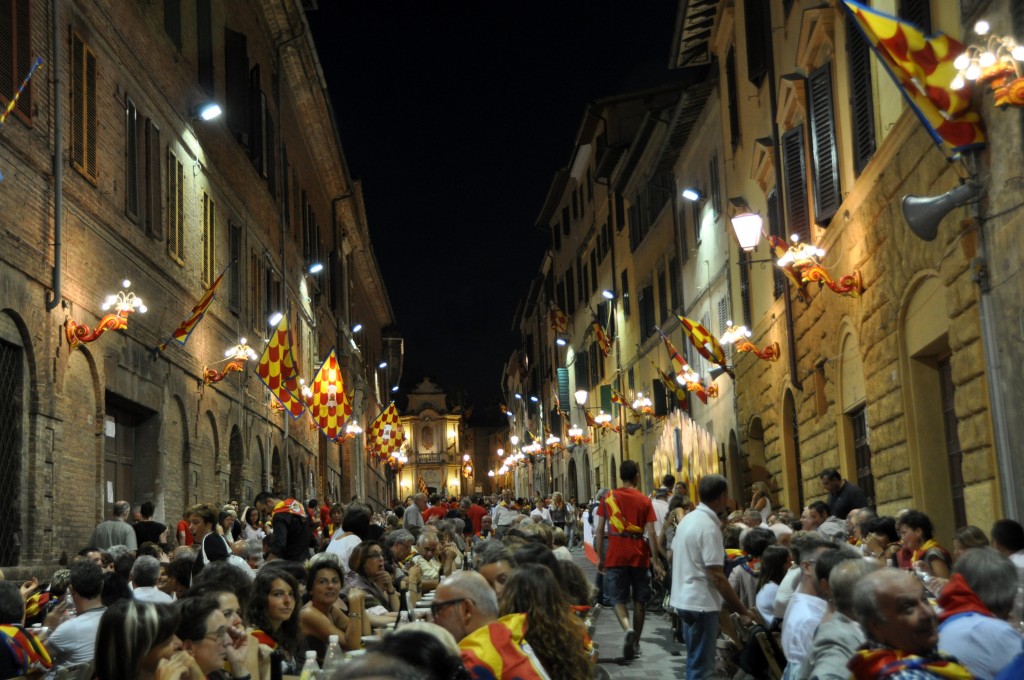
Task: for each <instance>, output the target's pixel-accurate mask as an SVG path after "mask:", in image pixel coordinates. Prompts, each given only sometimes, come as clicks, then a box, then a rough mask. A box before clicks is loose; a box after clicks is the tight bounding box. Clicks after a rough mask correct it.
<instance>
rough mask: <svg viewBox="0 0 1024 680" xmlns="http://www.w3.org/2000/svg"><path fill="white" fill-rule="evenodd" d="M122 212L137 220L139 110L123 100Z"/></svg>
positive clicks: (131, 103)
mask: <svg viewBox="0 0 1024 680" xmlns="http://www.w3.org/2000/svg"><path fill="white" fill-rule="evenodd" d="M124 169H125V173H124V174H125V178H124V212H125V215H127V216H128V218H129V219H131V220H132V221H133V222H136V223H137V222H138V221H139V174H140V173H139V112H138V109H136V108H135V102H133V101H132V100H131V99H126V100H125V108H124Z"/></svg>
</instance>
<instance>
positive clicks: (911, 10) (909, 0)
mask: <svg viewBox="0 0 1024 680" xmlns="http://www.w3.org/2000/svg"><path fill="white" fill-rule="evenodd" d="M1011 4H1015V3H1011ZM898 14H899V17H900V18H901V19H906V20H907V21H909V22H910V23H912V24H915V25H917V26H919V27H920V28H921V29H922V30H924V34H925V35H931V32H932V5H931V0H900V4H899V10H898Z"/></svg>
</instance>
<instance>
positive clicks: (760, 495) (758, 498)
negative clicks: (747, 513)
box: [750, 482, 772, 525]
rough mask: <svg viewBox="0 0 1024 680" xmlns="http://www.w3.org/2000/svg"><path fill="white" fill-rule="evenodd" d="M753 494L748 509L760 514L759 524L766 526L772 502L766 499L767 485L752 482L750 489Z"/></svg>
mask: <svg viewBox="0 0 1024 680" xmlns="http://www.w3.org/2000/svg"><path fill="white" fill-rule="evenodd" d="M750 488H751V490H752V491H753V492H754V495H753V497H752V498H751V499H750V507H752V508H753V509H755V510H757V511H758V512H759V513H761V523H762V524H765V525H767V524H768V515H770V514H772V501H771V499H770V498H769V497H768V485H767V484H765V483H764V482H754V485H753V486H752V487H750Z"/></svg>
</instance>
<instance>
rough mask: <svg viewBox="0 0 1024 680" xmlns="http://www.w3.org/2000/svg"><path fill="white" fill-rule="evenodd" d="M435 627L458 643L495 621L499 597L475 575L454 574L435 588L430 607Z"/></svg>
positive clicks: (470, 572) (484, 581)
mask: <svg viewBox="0 0 1024 680" xmlns="http://www.w3.org/2000/svg"><path fill="white" fill-rule="evenodd" d="M430 610H431V612H430V613H431V615H432V616H433V617H434V623H436V624H438V625H439V626H441V627H442V628H444V629H445V630H447V631H448V632H449V633H451V634H452V635H453V636H455V641H456V642H461V641H462V638H464V637H466V636H467V635H469V634H470V633H472V632H473V631H475V630H478V629H480V628H482V627H484V626H486V625H489V624H490V623H492V622H494V621H497V620H498V597H497V595H495V594H494V590H493V589H492V588H491V584H489V583H488V582H487V579H485V578H484V577H483V576H481V575H480V574H478V573H477V572H475V571H457V572H455V573H454V574H452V575H451V576H449V577H448V578H446V579H445V580H444V581H442V582H441V583H440V585H438V586H437V593H436V594H435V596H434V602H433V604H432V605H431V607H430Z"/></svg>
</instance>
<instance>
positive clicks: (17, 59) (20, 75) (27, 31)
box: [0, 0, 38, 125]
mask: <svg viewBox="0 0 1024 680" xmlns="http://www.w3.org/2000/svg"><path fill="white" fill-rule="evenodd" d="M30 11H31V10H30V3H29V0H7V1H6V2H0V49H2V50H3V53H2V54H0V104H2V107H0V108H3V109H6V108H7V104H9V103H10V101H11V100H12V99H13V98H14V94H15V93H16V92H17V91H18V88H19V87H21V83H22V81H23V80H24V79H25V76H27V75H28V72H29V69H31V68H32V59H33V55H32V33H31V23H30ZM33 82H38V80H34V81H30V82H29V85H28V87H26V88H25V91H24V92H22V93H21V96H20V97H19V98H18V103H17V104H15V105H14V111H12V115H15V116H17V117H18V118H20V119H21V120H22V121H23V122H24V123H25V124H26V125H31V124H32V90H33V87H34V86H33V84H32V83H33Z"/></svg>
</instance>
